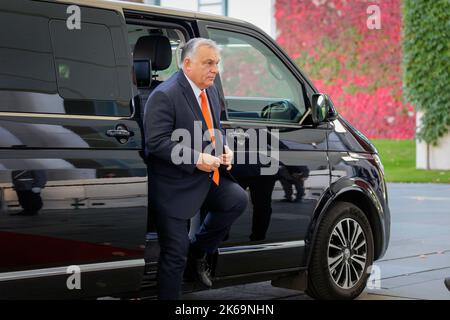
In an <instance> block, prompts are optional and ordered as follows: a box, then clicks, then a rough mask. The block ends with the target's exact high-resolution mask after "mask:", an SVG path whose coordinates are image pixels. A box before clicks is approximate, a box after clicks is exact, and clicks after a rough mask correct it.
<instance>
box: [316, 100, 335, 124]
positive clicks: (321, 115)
mask: <svg viewBox="0 0 450 320" xmlns="http://www.w3.org/2000/svg"><path fill="white" fill-rule="evenodd" d="M311 102H312V105H311V111H312V119H313V122H314V124H320V123H323V122H325V121H333V120H336V118H337V116H338V113H337V111H336V109H335V108H334V105H333V102H332V101H331V99H330V97H329V96H328V95H327V94H324V93H314V94H313V95H312V99H311Z"/></svg>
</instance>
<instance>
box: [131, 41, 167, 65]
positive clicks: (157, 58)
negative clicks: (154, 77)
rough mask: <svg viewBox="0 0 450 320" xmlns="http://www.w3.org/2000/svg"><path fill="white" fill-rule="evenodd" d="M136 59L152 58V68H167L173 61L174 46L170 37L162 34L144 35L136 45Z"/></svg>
mask: <svg viewBox="0 0 450 320" xmlns="http://www.w3.org/2000/svg"><path fill="white" fill-rule="evenodd" d="M133 59H134V60H150V61H151V62H152V70H154V71H159V70H165V69H167V68H168V67H169V66H170V63H171V62H172V48H171V46H170V42H169V39H168V38H167V37H165V36H161V35H149V36H143V37H140V38H139V39H138V41H137V42H136V45H135V47H134V54H133Z"/></svg>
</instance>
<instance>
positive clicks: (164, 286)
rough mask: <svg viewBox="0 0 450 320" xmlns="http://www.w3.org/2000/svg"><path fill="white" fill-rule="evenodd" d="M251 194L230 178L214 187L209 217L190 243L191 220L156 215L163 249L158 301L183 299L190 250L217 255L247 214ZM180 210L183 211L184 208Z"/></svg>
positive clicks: (206, 203) (208, 203)
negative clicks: (227, 236)
mask: <svg viewBox="0 0 450 320" xmlns="http://www.w3.org/2000/svg"><path fill="white" fill-rule="evenodd" d="M247 203H248V196H247V192H246V191H245V190H244V189H242V188H241V187H240V186H239V184H237V183H236V182H233V181H232V180H230V179H229V178H228V177H226V176H221V178H220V183H219V186H216V185H215V184H213V183H211V187H210V189H209V192H208V195H207V196H206V199H205V201H204V205H203V208H205V209H207V210H208V214H207V216H206V217H205V219H204V220H203V222H202V224H201V226H200V229H199V231H198V233H197V234H195V236H194V237H193V239H192V240H191V241H190V240H189V219H178V218H176V217H171V216H167V215H162V214H158V213H156V220H155V222H156V230H157V232H158V240H159V245H160V249H161V250H160V256H159V261H158V277H157V278H158V279H157V280H158V298H159V299H161V300H173V299H179V298H180V294H181V286H182V281H183V273H184V269H185V267H186V261H187V256H188V252H189V248H190V247H191V248H195V250H197V251H202V252H204V253H214V252H215V251H216V250H217V248H218V247H219V245H220V243H221V242H222V240H223V239H224V237H225V236H226V235H227V233H228V232H229V230H230V228H231V225H232V224H233V222H234V221H236V219H237V218H238V217H239V216H240V215H241V214H242V213H243V212H244V211H245V209H246V207H247ZM180 210H183V208H182V207H180Z"/></svg>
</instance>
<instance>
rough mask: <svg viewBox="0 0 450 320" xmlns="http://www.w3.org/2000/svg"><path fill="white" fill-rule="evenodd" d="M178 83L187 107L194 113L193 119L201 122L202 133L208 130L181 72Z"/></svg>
mask: <svg viewBox="0 0 450 320" xmlns="http://www.w3.org/2000/svg"><path fill="white" fill-rule="evenodd" d="M178 82H179V83H180V85H181V87H182V88H183V95H184V97H185V98H186V101H187V102H188V105H189V107H190V108H191V111H192V112H193V113H194V116H195V118H196V119H197V120H198V121H202V124H203V126H202V131H205V130H206V129H207V128H208V125H207V124H206V121H205V119H204V118H203V114H202V111H201V110H200V107H199V105H198V101H197V99H196V97H195V95H194V92H193V91H192V88H191V86H190V84H189V82H188V81H187V79H186V76H185V75H184V74H183V71H182V70H180V71H178Z"/></svg>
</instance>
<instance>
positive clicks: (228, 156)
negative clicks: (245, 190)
mask: <svg viewBox="0 0 450 320" xmlns="http://www.w3.org/2000/svg"><path fill="white" fill-rule="evenodd" d="M220 159H221V160H222V164H223V165H224V166H227V170H231V167H232V165H231V162H233V151H231V149H230V148H229V147H228V146H227V145H225V153H223V154H222V155H221V156H220Z"/></svg>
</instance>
